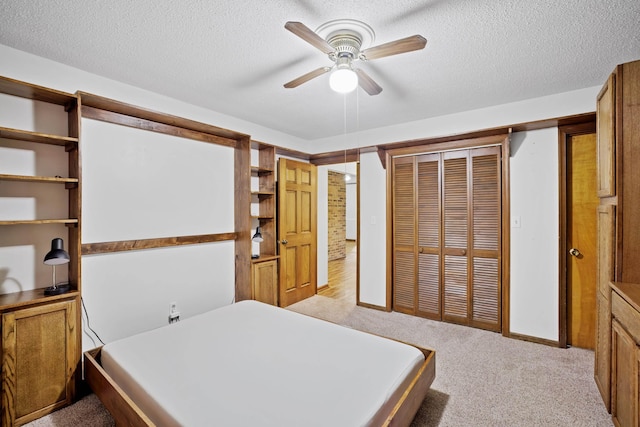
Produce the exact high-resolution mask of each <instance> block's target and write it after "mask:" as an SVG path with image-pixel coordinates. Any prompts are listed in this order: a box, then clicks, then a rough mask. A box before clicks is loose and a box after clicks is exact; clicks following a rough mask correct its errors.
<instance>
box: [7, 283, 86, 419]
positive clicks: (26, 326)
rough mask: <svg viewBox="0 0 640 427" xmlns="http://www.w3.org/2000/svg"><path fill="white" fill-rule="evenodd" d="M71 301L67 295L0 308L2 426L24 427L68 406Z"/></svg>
mask: <svg viewBox="0 0 640 427" xmlns="http://www.w3.org/2000/svg"><path fill="white" fill-rule="evenodd" d="M24 294H28V292H25V293H24ZM23 296H25V295H23ZM10 298H11V297H10ZM76 298H77V292H72V293H71V294H67V295H65V296H63V297H57V298H56V297H51V298H49V299H48V300H44V299H43V300H42V301H40V302H39V303H38V304H35V305H34V304H33V301H30V302H27V301H25V300H26V298H24V300H19V301H18V302H17V303H13V304H8V305H3V306H2V310H3V312H2V393H1V394H2V425H3V426H14V425H21V424H24V423H26V422H29V421H31V420H34V419H36V418H39V417H41V416H43V415H45V414H48V413H50V412H53V411H55V410H56V409H59V408H61V407H63V406H65V405H68V404H70V403H71V402H72V400H73V398H74V395H75V384H76V381H75V379H76V369H77V366H78V362H79V358H78V354H79V348H78V347H77V346H78V341H77V337H76V333H77V327H76V326H77V317H76V315H77V313H76V307H77V301H76ZM6 299H7V298H6V297H5V298H3V300H6Z"/></svg>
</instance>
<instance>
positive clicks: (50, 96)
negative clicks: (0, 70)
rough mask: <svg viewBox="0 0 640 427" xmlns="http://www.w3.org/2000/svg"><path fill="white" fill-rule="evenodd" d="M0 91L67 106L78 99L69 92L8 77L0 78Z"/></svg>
mask: <svg viewBox="0 0 640 427" xmlns="http://www.w3.org/2000/svg"><path fill="white" fill-rule="evenodd" d="M0 93H6V94H8V95H14V96H19V97H20V98H27V99H34V100H36V101H43V102H49V103H51V104H58V105H64V106H67V107H68V106H69V105H70V104H73V103H75V102H77V99H78V97H77V96H76V95H72V94H70V93H66V92H60V91H59V90H55V89H50V88H48V87H43V86H38V85H34V84H30V83H25V82H21V81H19V80H14V79H10V78H8V77H2V78H1V79H0Z"/></svg>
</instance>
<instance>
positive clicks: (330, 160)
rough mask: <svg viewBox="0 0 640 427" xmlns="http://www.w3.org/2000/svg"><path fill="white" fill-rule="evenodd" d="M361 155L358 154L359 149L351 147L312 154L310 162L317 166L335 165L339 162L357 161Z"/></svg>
mask: <svg viewBox="0 0 640 427" xmlns="http://www.w3.org/2000/svg"><path fill="white" fill-rule="evenodd" d="M359 157H360V156H359V155H358V149H357V148H350V149H347V150H340V151H331V152H327V153H320V154H312V155H311V156H310V157H309V163H312V164H314V165H316V166H322V165H335V164H338V163H349V162H357V161H358V158H359Z"/></svg>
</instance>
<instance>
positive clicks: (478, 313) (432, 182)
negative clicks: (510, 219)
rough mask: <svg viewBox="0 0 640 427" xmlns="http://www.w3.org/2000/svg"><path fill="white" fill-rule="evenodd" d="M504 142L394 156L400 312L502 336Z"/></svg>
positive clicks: (394, 237) (395, 291)
mask: <svg viewBox="0 0 640 427" xmlns="http://www.w3.org/2000/svg"><path fill="white" fill-rule="evenodd" d="M498 139H499V141H500V143H498V144H496V142H495V140H496V138H492V140H493V141H494V142H493V145H490V146H480V147H470V148H462V149H452V150H449V151H447V150H446V149H443V148H442V147H440V150H441V151H435V152H433V150H434V149H436V147H433V148H431V152H425V151H423V152H422V153H416V154H405V155H402V154H399V155H395V156H392V162H391V196H392V221H391V223H392V233H391V234H392V240H393V261H392V269H393V273H392V289H393V291H392V296H393V302H392V307H393V310H395V311H399V312H403V313H407V314H412V315H417V316H421V317H427V318H431V319H436V320H444V321H448V322H453V323H459V324H465V325H469V326H474V327H478V328H483V329H489V330H494V331H500V330H501V323H502V322H501V294H502V280H501V278H502V218H503V202H502V188H503V185H502V184H503V182H502V181H503V178H502V169H503V166H502V161H503V150H504V148H503V144H505V142H506V141H507V139H506V138H505V137H504V136H501V137H499V138H498ZM424 149H429V147H428V146H426V147H424V148H423V150H424Z"/></svg>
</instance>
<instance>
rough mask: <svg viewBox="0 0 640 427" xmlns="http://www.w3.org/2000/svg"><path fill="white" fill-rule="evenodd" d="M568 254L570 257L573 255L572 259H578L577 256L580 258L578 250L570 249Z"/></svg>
mask: <svg viewBox="0 0 640 427" xmlns="http://www.w3.org/2000/svg"><path fill="white" fill-rule="evenodd" d="M569 253H570V254H571V255H573V256H574V257H579V256H580V251H579V250H577V249H576V248H571V249H569Z"/></svg>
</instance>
